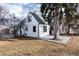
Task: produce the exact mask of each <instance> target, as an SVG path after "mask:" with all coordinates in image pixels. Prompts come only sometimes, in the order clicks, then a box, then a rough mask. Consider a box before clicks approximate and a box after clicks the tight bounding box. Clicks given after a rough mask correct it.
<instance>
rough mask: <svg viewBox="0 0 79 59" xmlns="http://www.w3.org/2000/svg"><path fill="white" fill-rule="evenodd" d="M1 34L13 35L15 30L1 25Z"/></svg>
mask: <svg viewBox="0 0 79 59" xmlns="http://www.w3.org/2000/svg"><path fill="white" fill-rule="evenodd" d="M0 34H13V29H12V28H10V27H9V26H6V25H0Z"/></svg>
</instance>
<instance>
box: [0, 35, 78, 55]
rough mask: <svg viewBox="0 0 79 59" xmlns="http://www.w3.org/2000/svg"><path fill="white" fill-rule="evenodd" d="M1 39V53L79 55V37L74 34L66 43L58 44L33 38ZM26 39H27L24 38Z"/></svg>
mask: <svg viewBox="0 0 79 59" xmlns="http://www.w3.org/2000/svg"><path fill="white" fill-rule="evenodd" d="M20 39H21V40H18V39H14V40H11V41H8V40H5V41H4V40H1V41H0V55H7V56H8V55H11V56H20V55H21V56H27V55H33V56H37V55H38V56H44V55H45V56H46V55H47V56H52V55H56V56H57V55H58V56H61V55H79V37H78V36H74V37H72V38H71V40H70V41H69V42H68V43H67V44H66V45H63V44H58V43H53V42H48V41H43V40H37V39H32V38H20ZM24 39H25V40H24Z"/></svg>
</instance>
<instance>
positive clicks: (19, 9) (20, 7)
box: [0, 3, 41, 17]
mask: <svg viewBox="0 0 79 59" xmlns="http://www.w3.org/2000/svg"><path fill="white" fill-rule="evenodd" d="M0 6H3V7H4V8H6V9H8V10H9V11H10V14H13V13H14V14H15V15H16V16H17V17H23V16H26V15H27V14H28V12H29V11H40V6H41V5H40V4H36V3H0Z"/></svg>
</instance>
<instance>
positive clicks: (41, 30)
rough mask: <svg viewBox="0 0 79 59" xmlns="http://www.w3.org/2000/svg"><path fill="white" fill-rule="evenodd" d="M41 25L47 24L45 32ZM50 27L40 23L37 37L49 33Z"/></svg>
mask: <svg viewBox="0 0 79 59" xmlns="http://www.w3.org/2000/svg"><path fill="white" fill-rule="evenodd" d="M43 26H47V32H43ZM49 31H50V27H49V25H45V24H40V25H39V37H45V36H48V35H49Z"/></svg>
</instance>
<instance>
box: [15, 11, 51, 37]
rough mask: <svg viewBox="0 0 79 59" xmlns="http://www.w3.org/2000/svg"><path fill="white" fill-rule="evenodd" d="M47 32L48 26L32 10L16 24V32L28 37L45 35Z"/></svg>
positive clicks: (48, 30)
mask: <svg viewBox="0 0 79 59" xmlns="http://www.w3.org/2000/svg"><path fill="white" fill-rule="evenodd" d="M49 32H50V26H49V25H48V24H47V22H45V21H44V20H43V18H42V17H41V16H39V15H37V14H36V13H34V12H29V13H28V16H27V18H25V19H24V20H23V21H21V22H20V23H19V24H18V26H17V34H18V35H23V36H28V37H45V36H48V35H49Z"/></svg>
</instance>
